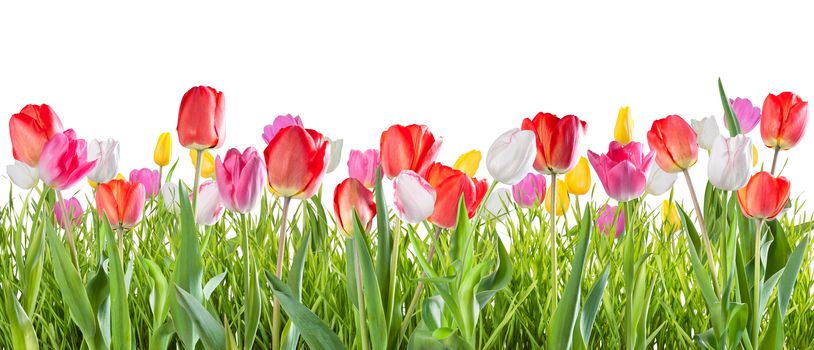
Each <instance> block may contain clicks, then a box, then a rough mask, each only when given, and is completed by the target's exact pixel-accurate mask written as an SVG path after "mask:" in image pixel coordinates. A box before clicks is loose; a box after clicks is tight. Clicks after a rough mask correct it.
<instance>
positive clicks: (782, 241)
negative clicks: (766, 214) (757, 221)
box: [764, 220, 791, 276]
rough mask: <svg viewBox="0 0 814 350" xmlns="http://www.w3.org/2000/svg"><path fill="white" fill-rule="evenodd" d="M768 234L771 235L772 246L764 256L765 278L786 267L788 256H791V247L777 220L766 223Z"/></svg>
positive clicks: (784, 231)
mask: <svg viewBox="0 0 814 350" xmlns="http://www.w3.org/2000/svg"><path fill="white" fill-rule="evenodd" d="M766 226H767V227H768V228H769V232H771V234H772V238H773V240H772V244H771V245H770V246H769V254H768V255H767V256H766V261H765V262H764V264H765V269H766V276H771V275H773V274H775V273H776V272H777V271H780V270H781V269H783V268H784V267H785V266H786V262H787V261H788V258H789V255H790V254H791V245H790V244H789V239H788V237H786V230H784V229H783V227H782V226H781V225H780V223H778V222H777V220H773V221H769V222H767V223H766Z"/></svg>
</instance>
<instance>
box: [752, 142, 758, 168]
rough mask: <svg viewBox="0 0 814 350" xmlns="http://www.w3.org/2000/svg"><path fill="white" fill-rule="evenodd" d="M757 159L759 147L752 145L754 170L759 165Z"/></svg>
mask: <svg viewBox="0 0 814 350" xmlns="http://www.w3.org/2000/svg"><path fill="white" fill-rule="evenodd" d="M757 158H758V154H757V146H755V144H752V167H753V168H754V167H755V166H756V165H757Z"/></svg>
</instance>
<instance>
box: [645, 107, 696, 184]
mask: <svg viewBox="0 0 814 350" xmlns="http://www.w3.org/2000/svg"><path fill="white" fill-rule="evenodd" d="M697 140H698V136H697V135H696V134H695V131H693V129H692V128H691V127H690V125H689V124H687V122H686V121H684V119H682V118H681V117H679V116H677V115H671V116H667V117H666V118H662V119H659V120H656V121H654V122H653V125H652V126H651V127H650V131H648V132H647V143H648V144H650V149H652V150H654V151H656V164H658V165H659V167H660V168H661V170H664V171H665V172H668V173H679V172H682V171H684V170H687V169H689V168H690V167H691V166H693V165H695V162H697V161H698V143H697Z"/></svg>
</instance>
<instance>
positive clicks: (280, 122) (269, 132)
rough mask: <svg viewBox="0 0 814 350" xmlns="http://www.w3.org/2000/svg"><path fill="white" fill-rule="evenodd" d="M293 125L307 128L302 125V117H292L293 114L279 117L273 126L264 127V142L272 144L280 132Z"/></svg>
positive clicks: (275, 119)
mask: <svg viewBox="0 0 814 350" xmlns="http://www.w3.org/2000/svg"><path fill="white" fill-rule="evenodd" d="M292 125H296V126H299V127H301V128H304V127H305V126H303V124H302V119H300V116H296V117H292V116H291V114H286V115H278V116H277V118H274V121H273V122H272V123H271V124H269V125H266V126H265V127H263V141H265V142H266V144H268V143H269V142H271V140H272V139H273V138H274V136H275V135H277V133H278V132H280V130H282V129H283V128H286V127H289V126H292Z"/></svg>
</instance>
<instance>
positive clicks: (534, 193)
mask: <svg viewBox="0 0 814 350" xmlns="http://www.w3.org/2000/svg"><path fill="white" fill-rule="evenodd" d="M545 191H546V181H545V176H543V175H541V174H538V173H528V174H526V176H525V177H524V178H523V179H522V180H520V182H518V183H516V184H514V185H512V197H514V201H515V202H517V204H518V205H520V207H522V208H531V207H533V206H534V205H536V204H540V203H542V202H543V199H544V198H545Z"/></svg>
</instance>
